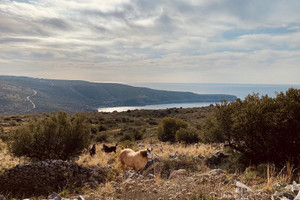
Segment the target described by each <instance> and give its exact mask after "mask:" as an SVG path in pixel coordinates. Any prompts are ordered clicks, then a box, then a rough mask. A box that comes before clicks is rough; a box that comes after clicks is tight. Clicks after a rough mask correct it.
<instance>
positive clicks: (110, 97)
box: [0, 76, 236, 114]
mask: <svg viewBox="0 0 300 200" xmlns="http://www.w3.org/2000/svg"><path fill="white" fill-rule="evenodd" d="M224 99H226V100H229V101H230V100H234V99H236V96H233V95H225V94H195V93H191V92H174V91H163V90H153V89H150V88H144V87H133V86H129V85H123V84H115V83H92V82H86V81H76V80H51V79H38V78H29V77H15V76H0V113H1V114H12V113H25V112H52V111H58V110H64V111H67V112H80V111H96V110H97V108H98V107H113V106H143V105H151V104H163V103H187V102H218V101H221V100H224Z"/></svg>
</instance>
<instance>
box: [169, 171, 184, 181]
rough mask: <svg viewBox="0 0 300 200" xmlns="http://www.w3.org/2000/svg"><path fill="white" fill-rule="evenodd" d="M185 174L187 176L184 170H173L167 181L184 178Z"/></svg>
mask: <svg viewBox="0 0 300 200" xmlns="http://www.w3.org/2000/svg"><path fill="white" fill-rule="evenodd" d="M186 174H187V171H186V170H185V169H179V170H175V171H173V172H172V173H171V175H170V177H169V179H175V178H179V177H181V176H185V175H186Z"/></svg>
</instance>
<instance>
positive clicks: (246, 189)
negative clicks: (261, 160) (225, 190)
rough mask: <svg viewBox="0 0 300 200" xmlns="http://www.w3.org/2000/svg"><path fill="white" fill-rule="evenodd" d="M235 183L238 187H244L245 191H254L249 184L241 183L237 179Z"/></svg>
mask: <svg viewBox="0 0 300 200" xmlns="http://www.w3.org/2000/svg"><path fill="white" fill-rule="evenodd" d="M235 185H236V186H237V187H238V188H241V189H244V191H245V192H248V193H253V190H251V188H249V187H248V186H246V185H245V184H244V183H241V182H239V181H236V183H235Z"/></svg>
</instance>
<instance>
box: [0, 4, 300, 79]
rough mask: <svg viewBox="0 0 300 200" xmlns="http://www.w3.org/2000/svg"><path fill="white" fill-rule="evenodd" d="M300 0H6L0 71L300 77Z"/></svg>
mask: <svg viewBox="0 0 300 200" xmlns="http://www.w3.org/2000/svg"><path fill="white" fill-rule="evenodd" d="M299 8H300V2H299V1H292V0H291V1H286V0H272V1H271V0H266V1H261V0H243V1H237V0H224V1H219V0H199V1H198V0H197V1H196V0H184V1H179V0H151V1H149V0H114V1H111V0H85V1H81V0H72V1H68V0H43V1H41V0H18V1H17V0H16V1H13V0H2V1H0V45H1V48H0V73H1V74H7V75H8V74H10V75H27V76H34V77H44V78H63V79H83V80H89V81H105V82H207V83H289V84H300V78H299V74H300V67H299V63H300V14H299Z"/></svg>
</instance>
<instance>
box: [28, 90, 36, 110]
mask: <svg viewBox="0 0 300 200" xmlns="http://www.w3.org/2000/svg"><path fill="white" fill-rule="evenodd" d="M33 92H34V94H33V95H30V96H28V97H27V100H28V101H29V102H30V103H31V104H32V108H30V109H28V110H26V111H25V112H29V111H31V110H33V109H35V103H34V102H33V101H32V100H31V99H30V97H33V96H35V95H36V93H37V92H36V90H33Z"/></svg>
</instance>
